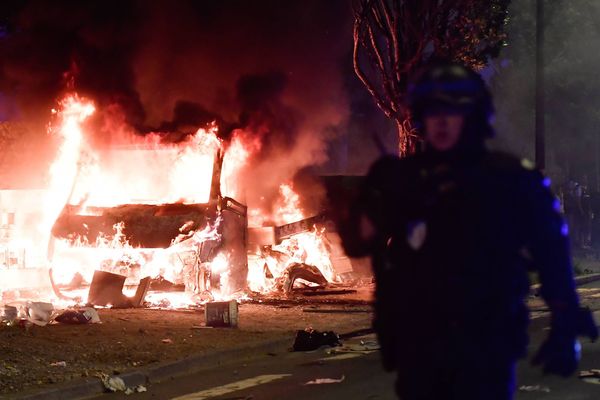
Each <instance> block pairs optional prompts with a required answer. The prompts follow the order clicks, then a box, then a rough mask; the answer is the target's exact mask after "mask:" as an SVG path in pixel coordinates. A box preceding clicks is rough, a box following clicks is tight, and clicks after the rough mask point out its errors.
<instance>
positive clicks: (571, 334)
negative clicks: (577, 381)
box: [532, 307, 598, 377]
mask: <svg viewBox="0 0 600 400" xmlns="http://www.w3.org/2000/svg"><path fill="white" fill-rule="evenodd" d="M579 335H581V336H587V337H589V338H590V339H591V340H592V341H596V339H597V338H598V328H597V327H596V323H595V321H594V317H593V315H592V313H591V311H590V310H589V308H584V307H575V308H570V309H564V310H562V311H555V312H553V313H552V328H551V331H550V336H548V339H546V341H545V342H544V343H543V344H542V347H541V348H540V350H539V352H538V353H537V354H536V356H535V357H534V358H533V360H532V364H533V365H540V364H541V365H543V370H544V372H545V373H548V374H555V375H561V376H564V377H567V376H569V375H571V374H573V373H574V372H575V371H576V370H577V365H578V363H579V360H580V359H581V343H579V341H578V340H577V336H579Z"/></svg>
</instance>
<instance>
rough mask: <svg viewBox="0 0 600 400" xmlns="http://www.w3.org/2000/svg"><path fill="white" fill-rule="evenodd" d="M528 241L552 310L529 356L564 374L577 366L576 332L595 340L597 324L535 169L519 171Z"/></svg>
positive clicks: (559, 220)
mask: <svg viewBox="0 0 600 400" xmlns="http://www.w3.org/2000/svg"><path fill="white" fill-rule="evenodd" d="M524 176H525V179H524V180H523V182H524V188H523V189H524V191H523V194H524V197H525V201H526V204H527V206H526V210H525V214H524V215H525V217H524V218H525V219H526V221H527V222H528V229H526V231H527V233H528V244H529V249H530V250H531V253H532V256H533V262H534V266H535V267H536V268H537V270H538V273H539V277H540V282H541V295H542V297H543V298H544V300H545V301H546V303H547V304H548V306H549V307H550V310H551V312H552V320H551V330H550V334H549V335H548V338H547V339H546V341H545V342H544V343H543V344H542V347H541V348H540V350H539V352H538V353H537V355H536V356H535V357H534V359H533V363H534V364H542V365H543V368H544V371H545V372H547V373H553V374H558V375H563V376H569V375H571V374H572V373H573V372H574V371H575V370H576V368H577V364H578V361H579V357H580V349H581V346H580V345H579V342H578V341H577V336H579V335H584V336H588V337H590V338H591V339H592V340H595V339H596V338H597V336H598V330H597V328H596V325H595V323H594V320H593V317H592V314H591V312H590V311H589V310H588V309H582V308H580V307H579V298H578V296H577V292H576V290H575V281H574V278H573V268H572V264H571V256H570V252H569V240H568V228H567V225H566V224H565V223H564V221H563V218H562V217H561V215H560V214H559V207H560V206H559V204H558V200H557V199H555V198H554V196H553V195H552V193H551V192H550V189H549V186H550V181H549V180H548V179H545V178H543V177H542V175H541V174H539V173H537V172H526V173H525V174H524Z"/></svg>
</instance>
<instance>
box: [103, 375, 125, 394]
mask: <svg viewBox="0 0 600 400" xmlns="http://www.w3.org/2000/svg"><path fill="white" fill-rule="evenodd" d="M101 379H102V383H103V384H104V387H105V388H106V389H107V390H109V391H111V392H124V391H126V390H127V386H126V385H125V381H123V379H121V378H119V377H118V376H108V375H103V376H102V377H101Z"/></svg>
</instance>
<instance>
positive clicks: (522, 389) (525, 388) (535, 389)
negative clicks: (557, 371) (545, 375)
mask: <svg viewBox="0 0 600 400" xmlns="http://www.w3.org/2000/svg"><path fill="white" fill-rule="evenodd" d="M519 391H520V392H542V393H550V388H549V387H548V386H541V385H523V386H520V387H519Z"/></svg>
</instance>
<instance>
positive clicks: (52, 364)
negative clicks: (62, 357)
mask: <svg viewBox="0 0 600 400" xmlns="http://www.w3.org/2000/svg"><path fill="white" fill-rule="evenodd" d="M50 366H51V367H66V366H67V362H66V361H57V362H53V363H51V364H50Z"/></svg>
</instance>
